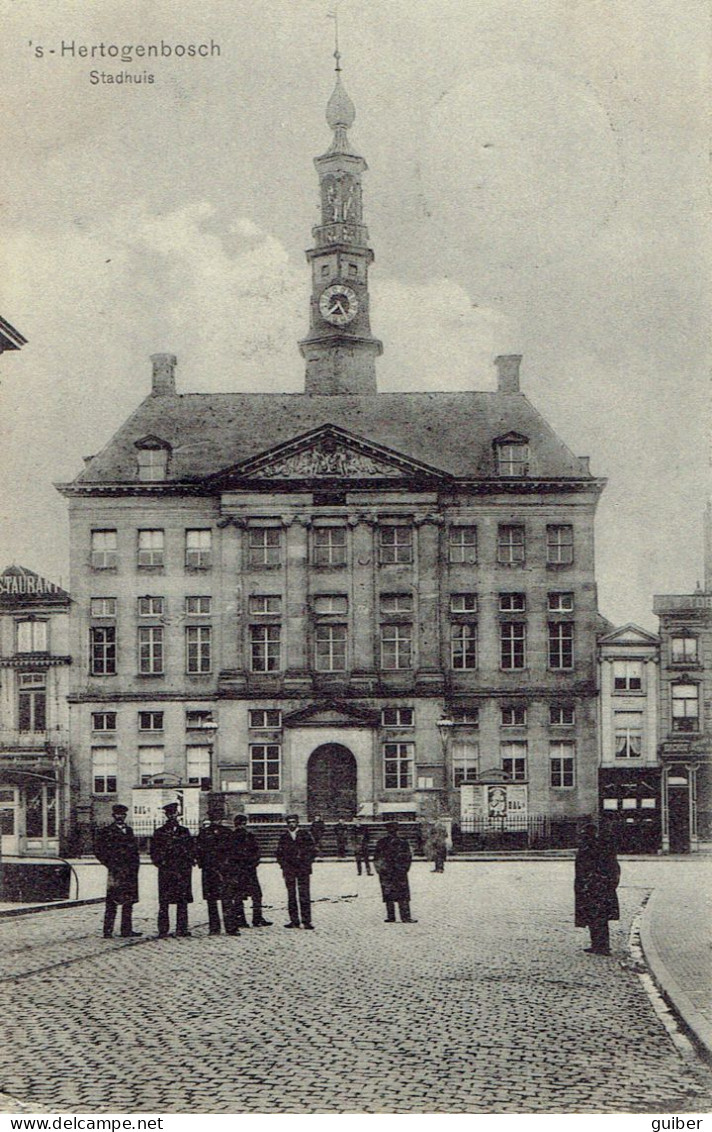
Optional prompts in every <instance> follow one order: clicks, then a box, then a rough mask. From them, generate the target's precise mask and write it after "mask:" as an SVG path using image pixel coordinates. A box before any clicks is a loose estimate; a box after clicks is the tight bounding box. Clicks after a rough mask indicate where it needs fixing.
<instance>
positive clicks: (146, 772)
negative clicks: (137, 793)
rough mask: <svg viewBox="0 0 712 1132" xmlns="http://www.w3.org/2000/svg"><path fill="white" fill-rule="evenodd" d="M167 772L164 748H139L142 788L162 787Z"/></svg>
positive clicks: (139, 770)
mask: <svg viewBox="0 0 712 1132" xmlns="http://www.w3.org/2000/svg"><path fill="white" fill-rule="evenodd" d="M164 770H165V750H164V748H163V747H139V749H138V772H139V777H140V779H141V785H142V786H151V785H152V784H154V783H155V785H160V784H161V782H162V781H163V779H162V777H161V776H162V775H163V772H164Z"/></svg>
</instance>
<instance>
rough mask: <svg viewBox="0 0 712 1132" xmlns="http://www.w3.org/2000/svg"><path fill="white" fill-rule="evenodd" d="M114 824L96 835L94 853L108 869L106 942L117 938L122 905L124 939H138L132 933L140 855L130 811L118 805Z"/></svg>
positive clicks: (134, 933)
mask: <svg viewBox="0 0 712 1132" xmlns="http://www.w3.org/2000/svg"><path fill="white" fill-rule="evenodd" d="M111 813H112V815H113V818H114V820H113V822H112V824H111V825H105V826H103V828H102V829H100V830H99V831H98V833H97V835H96V842H95V845H94V852H95V854H96V856H97V857H98V858H99V860H100V861H101V863H102V865H106V867H107V869H108V876H107V878H106V908H105V911H104V939H111V937H112V935H113V934H114V923H115V921H116V911H117V908H118V906H119V904H120V905H121V935H122V936H123V937H124V938H127V937H131V936H139V935H141V932H135V931H134V930H133V922H132V916H133V906H134V904H136V903H137V901H138V869H139V863H140V862H139V854H138V845H137V844H136V838H135V837H134V831H133V830H132V829H131V827H130V826H128V825H127V824H126V815H127V813H128V807H127V806H122V805H120V804H119V803H117V804H116V805H115V806H112V807H111Z"/></svg>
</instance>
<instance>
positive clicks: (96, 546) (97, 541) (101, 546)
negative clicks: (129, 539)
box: [91, 531, 118, 570]
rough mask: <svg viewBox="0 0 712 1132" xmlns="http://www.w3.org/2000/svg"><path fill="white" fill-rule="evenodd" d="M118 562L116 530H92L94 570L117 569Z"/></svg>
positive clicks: (92, 561)
mask: <svg viewBox="0 0 712 1132" xmlns="http://www.w3.org/2000/svg"><path fill="white" fill-rule="evenodd" d="M117 563H118V553H117V541H116V531H92V532H91V564H92V568H93V569H94V570H115V569H116V566H117Z"/></svg>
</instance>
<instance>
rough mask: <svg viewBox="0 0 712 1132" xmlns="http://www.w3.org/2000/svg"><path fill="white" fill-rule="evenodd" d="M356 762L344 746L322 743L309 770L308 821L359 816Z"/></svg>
mask: <svg viewBox="0 0 712 1132" xmlns="http://www.w3.org/2000/svg"><path fill="white" fill-rule="evenodd" d="M356 808H357V807H356V759H355V758H354V756H353V755H352V753H351V751H350V750H349V749H348V747H344V746H343V745H342V744H341V743H323V744H322V745H321V747H317V748H316V750H315V751H313V752H312V754H311V755H310V757H309V763H308V766H307V817H308V819H309V821H312V820H313V819H314V818H315V817H316V816H317V815H319V816H320V817H322V818H324V819H325V820H326V821H336V820H337V819H338V818H346V819H348V818H353V817H355V815H356Z"/></svg>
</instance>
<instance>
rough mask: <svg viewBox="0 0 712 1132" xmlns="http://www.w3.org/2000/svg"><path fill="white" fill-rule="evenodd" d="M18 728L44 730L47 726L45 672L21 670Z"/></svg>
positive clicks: (19, 677) (18, 677) (19, 674)
mask: <svg viewBox="0 0 712 1132" xmlns="http://www.w3.org/2000/svg"><path fill="white" fill-rule="evenodd" d="M17 682H18V730H19V731H44V730H45V728H46V727H47V681H46V677H45V674H44V672H19V673H18V676H17Z"/></svg>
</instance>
